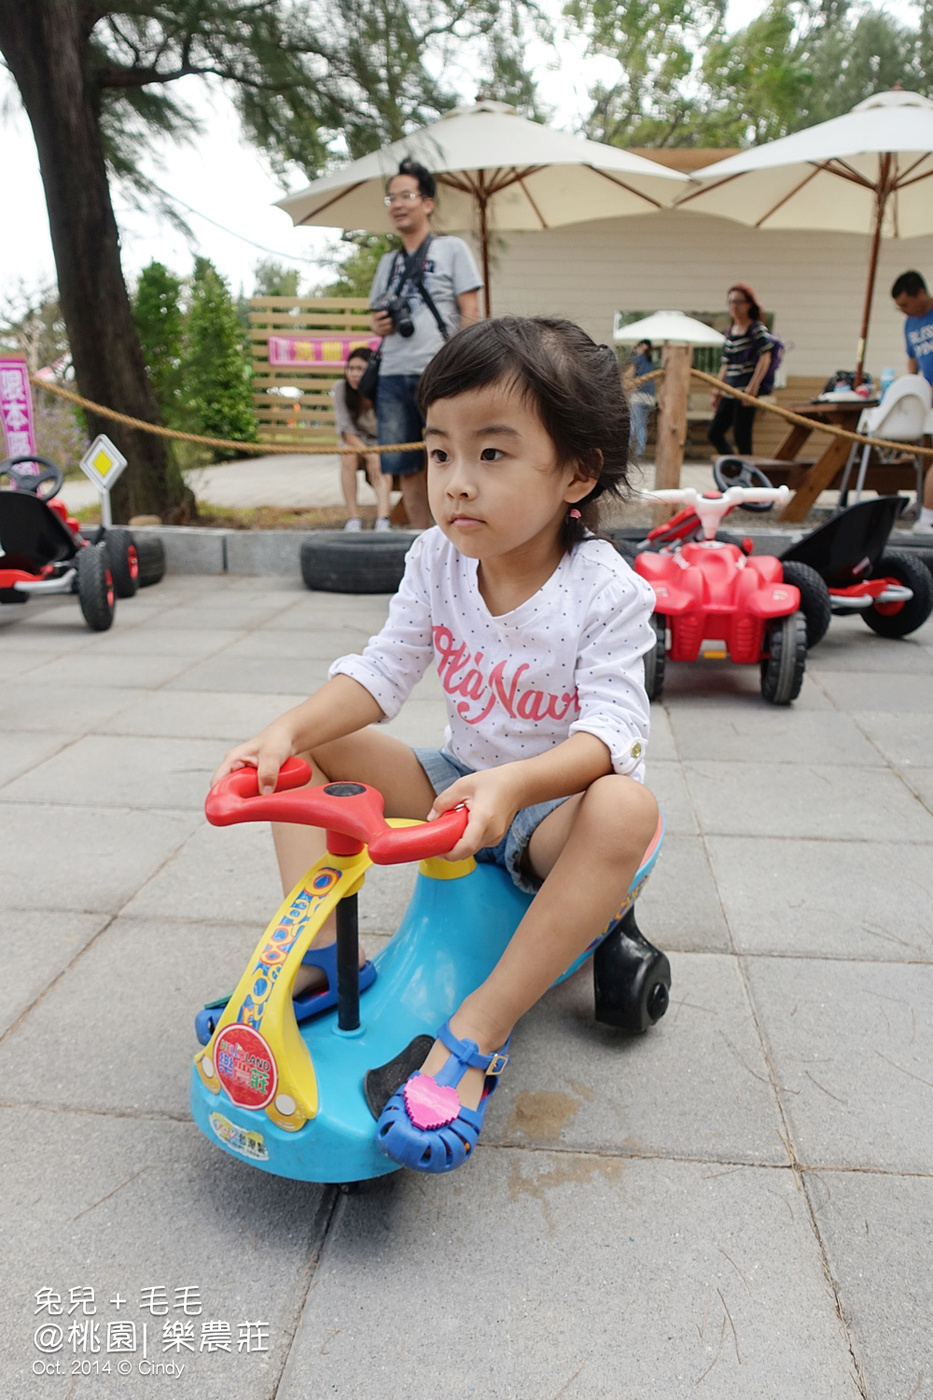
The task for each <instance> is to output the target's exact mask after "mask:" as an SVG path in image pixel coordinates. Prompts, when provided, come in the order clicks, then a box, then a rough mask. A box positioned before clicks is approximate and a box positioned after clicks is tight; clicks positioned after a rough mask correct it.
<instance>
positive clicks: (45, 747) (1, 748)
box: [0, 732, 74, 786]
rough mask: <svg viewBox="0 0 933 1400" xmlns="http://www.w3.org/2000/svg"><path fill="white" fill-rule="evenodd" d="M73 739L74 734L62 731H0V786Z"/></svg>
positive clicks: (33, 766) (27, 770)
mask: <svg viewBox="0 0 933 1400" xmlns="http://www.w3.org/2000/svg"><path fill="white" fill-rule="evenodd" d="M73 740H74V735H72V734H64V733H51V734H49V733H41V732H39V733H34V734H28V733H27V734H24V733H19V734H2V733H0V786H2V785H3V784H4V783H8V782H10V781H11V780H12V779H13V778H18V777H19V775H20V774H21V773H28V772H29V770H30V769H31V768H35V767H36V766H37V765H38V764H40V763H42V762H44V760H45V759H47V758H49V757H51V755H52V754H54V753H57V752H58V750H59V749H61V748H63V747H64V746H65V745H66V744H70V743H72V742H73Z"/></svg>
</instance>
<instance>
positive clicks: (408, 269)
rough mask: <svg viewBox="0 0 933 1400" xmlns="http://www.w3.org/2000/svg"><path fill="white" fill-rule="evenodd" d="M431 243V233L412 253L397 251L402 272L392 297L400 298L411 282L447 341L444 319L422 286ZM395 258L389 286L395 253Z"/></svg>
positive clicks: (394, 269)
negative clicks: (400, 260) (400, 258)
mask: <svg viewBox="0 0 933 1400" xmlns="http://www.w3.org/2000/svg"><path fill="white" fill-rule="evenodd" d="M433 241H434V235H433V233H429V234H428V236H427V238H426V239H425V240H424V242H423V243H422V244H421V245H420V246H419V247H418V248H416V249H415V251H414V252H413V253H411V254H409V253H406V252H405V251H404V250H401V249H400V250H399V251H400V252H401V256H402V272H401V277H400V280H399V282H398V285H397V286H396V288H395V292H394V294H393V295H395V296H401V294H402V289H403V288H404V286H405V284H406V283H407V282H413V283H414V285H415V286H416V287H417V288H418V291H419V292H420V293H421V296H422V298H423V299H424V304H425V306H426V307H427V308H428V310H429V311H430V313H431V315H432V316H433V317H434V320H435V321H436V322H437V329H438V330H439V331H440V333H441V335H442V337H443V338H444V340H449V339H450V332H449V330H448V329H447V326H446V324H445V322H444V318H443V316H442V315H441V313H440V312H439V311H438V309H437V307H436V306H435V305H434V301H433V300H432V297H431V293H430V292H429V291H428V289H427V287H426V286H425V285H424V264H425V261H426V260H427V256H428V249H429V248H430V246H431V244H432V243H433ZM395 256H396V265H395V267H393V269H392V274H391V276H390V278H389V283H390V285H391V282H392V278H393V277H394V276H395V275H396V269H397V267H398V262H397V259H398V256H399V254H398V253H396V255H395Z"/></svg>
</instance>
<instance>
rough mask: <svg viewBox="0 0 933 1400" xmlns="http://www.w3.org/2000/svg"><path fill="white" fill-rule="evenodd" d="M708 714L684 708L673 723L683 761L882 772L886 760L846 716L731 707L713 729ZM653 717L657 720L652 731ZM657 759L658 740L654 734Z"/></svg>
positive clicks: (682, 707) (681, 708) (678, 711)
mask: <svg viewBox="0 0 933 1400" xmlns="http://www.w3.org/2000/svg"><path fill="white" fill-rule="evenodd" d="M710 719H711V716H710V714H709V711H708V710H705V709H704V710H696V709H691V708H690V707H689V706H686V705H682V706H679V707H678V708H677V709H676V710H675V711H673V712H672V713H671V717H670V723H671V727H672V729H673V732H674V736H675V739H676V743H677V751H678V754H679V756H680V758H682V759H698V760H701V761H707V762H709V761H715V760H720V759H725V760H726V761H729V760H740V761H754V762H760V763H793V764H799V763H844V764H847V765H849V766H853V767H854V766H861V767H865V766H867V767H876V768H877V767H883V766H884V759H883V758H882V757H881V755H880V754H879V753H878V751H877V749H875V748H874V747H873V746H872V744H871V743H869V741H868V740H867V739H866V738H865V736H864V734H862V733H861V732H860V730H859V729H858V727H857V726H856V725H855V724H854V723H853V721H852V720H851V719H849V718H848V717H847V716H845V715H840V714H838V713H833V712H832V711H827V710H805V711H803V712H800V713H798V712H797V711H796V710H795V709H793V708H791V709H783V708H782V709H780V710H778V712H777V713H776V714H775V713H768V711H767V710H765V709H764V708H754V709H753V708H752V707H750V706H743V707H741V708H740V707H738V706H732V707H730V709H729V710H728V711H727V712H726V713H724V714H723V715H721V716H720V717H719V723H718V724H717V723H710ZM653 720H654V716H653V715H652V729H653ZM651 747H652V757H654V756H655V755H654V734H653V732H652V746H651Z"/></svg>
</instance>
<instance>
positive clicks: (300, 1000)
mask: <svg viewBox="0 0 933 1400" xmlns="http://www.w3.org/2000/svg"><path fill="white" fill-rule="evenodd" d="M301 961H302V963H303V964H304V965H305V966H307V967H319V968H320V969H321V971H322V972H323V973H324V975H325V976H326V978H327V986H326V987H319V988H317V989H316V990H315V991H311V992H305V993H304V994H303V995H301V996H297V997H294V998H293V1000H292V1005H293V1006H294V1008H295V1020H296V1021H307V1019H308V1017H309V1016H317V1015H318V1014H319V1013H320V1012H321V1011H329V1010H330V1008H331V1007H332V1006H336V1005H337V944H336V943H325V944H324V946H323V947H322V948H309V949H308V951H307V952H306V953H305V955H304V957H303V958H302V959H301ZM375 980H376V969H375V968H374V967H373V965H372V963H371V962H370V961H369V959H368V958H367V960H366V962H365V963H364V964H363V966H362V967H361V968H360V991H361V992H365V991H366V988H367V987H371V986H372V984H373V982H375ZM232 995H233V993H232V992H231V993H230V996H232ZM230 996H225V997H219V998H218V999H217V1001H209V1002H208V1003H207V1005H206V1006H205V1007H204V1010H203V1011H199V1012H198V1014H197V1015H196V1016H195V1018H194V1033H195V1035H196V1036H197V1038H198V1043H199V1044H200V1045H207V1044H208V1043H209V1042H210V1039H211V1036H212V1035H213V1034H214V1032H215V1030H216V1029H217V1026H218V1024H219V1022H220V1017H221V1015H222V1013H223V1009H224V1007H225V1006H226V1005H227V1002H228V1001H229V1000H230Z"/></svg>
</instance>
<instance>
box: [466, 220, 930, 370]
mask: <svg viewBox="0 0 933 1400" xmlns="http://www.w3.org/2000/svg"><path fill="white" fill-rule="evenodd" d="M868 250H869V240H868V237H867V235H866V236H865V237H862V236H860V235H857V234H841V233H816V232H814V233H808V232H803V231H791V232H770V231H769V232H765V231H763V230H760V229H753V228H747V227H746V226H745V225H743V224H739V223H736V222H734V221H733V220H731V219H720V218H714V217H712V216H711V215H707V214H697V213H693V212H692V211H690V210H687V209H670V210H664V211H662V212H660V213H657V214H646V215H639V216H635V217H633V218H629V219H600V220H597V221H595V222H593V223H588V224H570V225H567V226H566V227H564V228H560V229H552V230H549V231H548V232H546V233H508V234H504V235H502V236H501V238H495V239H494V241H493V247H492V250H491V252H492V259H493V262H492V276H491V281H492V309H493V313H494V314H496V315H504V314H506V313H508V312H513V313H515V314H518V315H559V316H567V317H569V318H570V319H572V320H575V321H578V322H579V324H580V325H582V326H583V327H584V328H585V329H586V330H587V331H588V332H589V334H590V335H592V336H593V337H594V339H596V340H598V341H606V342H609V341H610V340H611V336H612V318H613V314H614V312H616V311H648V312H651V311H660V310H671V311H711V310H716V309H717V308H720V307H721V308H723V309H725V302H726V291H727V288H728V287H729V285H730V284H731V283H732V282H749V283H751V285H752V286H753V287H754V288H755V290H756V291H757V293H758V295H759V297H760V298H761V301H762V304H763V306H764V307H765V309H766V310H767V311H773V312H774V315H775V321H774V329H775V331H776V333H777V334H778V335H780V337H781V338H782V340H784V341H785V342H790V341H794V342H795V348H794V349H793V351H791V352H790V353H789V354H788V356H787V359H786V361H785V367H786V370H787V373H788V374H789V375H824V376H829V375H830V374H831V373H832V372H833V370H835V369H839V368H853V367H854V365H855V352H856V342H857V339H858V331H859V325H860V323H861V314H862V303H863V300H864V295H865V282H866V276H867V261H868ZM908 268H917V270H918V271H920V272H921V273H923V275H924V276H925V277H926V279H927V282H928V284H929V285H930V286H931V287H933V237H926V238H913V239H907V240H885V241H884V242H883V244H882V249H881V256H880V259H879V265H878V274H877V277H876V281H875V295H874V304H873V307H872V318H871V322H870V326H869V334H868V352H867V357H866V368H867V369H868V370H869V371H870V372H871V373H873V374H875V375H877V374H879V373H880V371H881V370H882V368H884V366H885V365H891V366H893V367H894V368H895V369H896V370H897V371H898V373H903V372H904V371H905V369H906V365H905V360H906V351H905V349H904V329H903V327H904V320H903V317H902V315H901V313H900V312H899V311H898V310H897V308H896V307H895V306H894V305H893V303H892V301H891V299H890V288H891V283H892V282H893V281H894V278H895V277H896V276H897V275H898V274H899V273H901V272H904V271H905V270H906V269H908Z"/></svg>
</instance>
